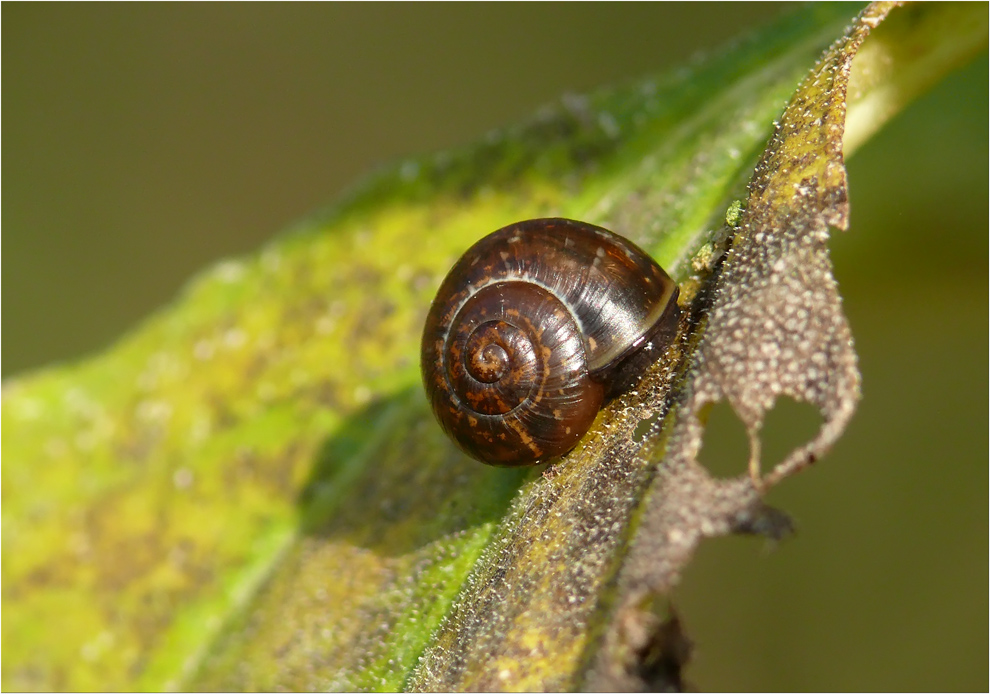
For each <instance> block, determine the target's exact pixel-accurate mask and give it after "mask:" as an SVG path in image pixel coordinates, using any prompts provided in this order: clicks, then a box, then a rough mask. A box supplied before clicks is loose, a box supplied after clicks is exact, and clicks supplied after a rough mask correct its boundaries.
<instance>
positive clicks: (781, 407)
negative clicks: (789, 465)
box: [760, 397, 822, 474]
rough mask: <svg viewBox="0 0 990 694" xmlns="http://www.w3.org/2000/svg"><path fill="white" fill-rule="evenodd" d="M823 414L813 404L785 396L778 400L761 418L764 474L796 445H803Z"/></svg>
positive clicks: (814, 433)
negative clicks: (762, 419) (762, 418)
mask: <svg viewBox="0 0 990 694" xmlns="http://www.w3.org/2000/svg"><path fill="white" fill-rule="evenodd" d="M821 426H822V416H821V414H820V413H819V412H818V410H817V408H815V406H814V405H810V404H808V403H806V402H798V401H797V400H792V399H791V398H788V397H781V398H778V399H777V402H776V403H775V404H774V407H773V409H772V410H770V411H769V412H767V416H766V418H765V419H764V421H763V431H762V432H761V433H760V439H761V441H762V442H763V455H762V456H761V457H762V465H761V467H762V469H763V474H766V473H768V472H769V471H770V470H772V469H773V466H774V465H777V464H778V463H780V462H782V461H783V460H784V458H786V457H787V456H788V455H790V454H791V451H793V450H794V449H795V448H798V447H800V446H803V445H804V444H806V443H808V442H809V441H810V440H811V439H813V438H814V437H815V435H816V434H818V430H819V429H821Z"/></svg>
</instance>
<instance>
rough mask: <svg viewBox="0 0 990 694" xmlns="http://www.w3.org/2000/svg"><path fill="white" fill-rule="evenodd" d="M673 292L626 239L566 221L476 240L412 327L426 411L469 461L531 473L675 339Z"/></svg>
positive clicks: (512, 228) (572, 441)
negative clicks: (417, 333)
mask: <svg viewBox="0 0 990 694" xmlns="http://www.w3.org/2000/svg"><path fill="white" fill-rule="evenodd" d="M677 294H678V290H677V284H676V283H675V282H674V281H673V280H672V279H670V277H668V276H667V274H666V273H665V272H664V271H663V269H661V268H660V266H659V265H657V264H656V262H655V261H654V260H653V259H652V258H650V256H649V255H647V254H646V253H645V252H644V251H643V250H641V249H640V248H639V247H637V246H636V245H635V244H633V243H632V242H630V241H628V240H626V239H624V238H622V237H621V236H618V235H616V234H613V233H612V232H610V231H608V230H606V229H602V228H600V227H596V226H594V225H591V224H586V223H584V222H576V221H573V220H570V219H531V220H527V221H523V222H518V223H516V224H511V225H509V226H507V227H503V228H502V229H499V230H498V231H496V232H494V233H492V234H489V235H488V236H486V237H484V238H483V239H481V240H480V241H478V242H477V243H476V244H474V245H473V246H472V247H471V248H469V249H468V250H467V252H466V253H465V254H464V255H463V256H462V257H461V258H460V260H458V261H457V263H456V264H455V265H454V267H453V268H452V269H451V271H450V272H449V273H448V275H447V277H446V279H444V281H443V283H442V284H441V285H440V289H439V291H438V292H437V296H436V298H435V299H434V300H433V305H432V306H431V307H430V312H429V315H428V316H427V319H426V326H425V328H424V330H423V344H422V369H423V381H424V383H425V386H426V392H427V395H428V397H429V399H430V403H431V405H432V407H433V412H434V414H435V415H436V417H437V420H438V421H439V422H440V425H441V426H442V427H443V429H444V431H446V432H447V434H448V435H449V436H450V437H451V438H452V439H453V440H454V441H455V442H456V443H457V445H458V446H460V448H461V449H463V450H464V452H466V453H467V454H468V455H470V456H472V457H474V458H477V459H478V460H480V461H482V462H484V463H488V464H491V465H511V466H514V465H531V464H534V463H538V462H542V461H545V460H548V459H550V458H554V457H557V456H560V455H563V454H564V453H566V452H568V451H569V450H571V449H572V448H573V447H574V446H575V445H576V444H577V442H578V440H579V439H580V438H581V436H583V435H584V433H585V432H586V431H587V430H588V428H589V427H590V426H591V424H592V422H594V419H595V416H596V415H597V414H598V410H599V409H601V407H602V404H603V403H605V402H607V401H608V400H609V399H611V398H613V397H615V396H616V395H618V394H619V393H621V392H623V391H624V390H626V389H628V388H629V387H630V386H631V385H632V384H633V383H635V382H636V381H637V380H638V378H639V376H640V374H641V372H642V370H643V369H644V368H645V367H646V366H647V365H649V364H650V363H652V362H653V361H655V360H656V359H657V358H659V357H660V355H661V354H663V351H664V350H665V349H666V347H667V345H668V344H669V343H670V341H671V340H672V339H673V337H674V335H675V333H676V330H677V319H678V316H679V311H678V308H677Z"/></svg>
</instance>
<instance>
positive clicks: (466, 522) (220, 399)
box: [2, 5, 986, 689]
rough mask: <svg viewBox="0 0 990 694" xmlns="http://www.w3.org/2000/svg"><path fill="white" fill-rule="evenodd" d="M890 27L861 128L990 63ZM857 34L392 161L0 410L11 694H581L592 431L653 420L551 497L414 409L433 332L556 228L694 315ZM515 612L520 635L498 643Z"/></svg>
mask: <svg viewBox="0 0 990 694" xmlns="http://www.w3.org/2000/svg"><path fill="white" fill-rule="evenodd" d="M950 7H951V6H950ZM899 12H903V13H905V17H910V18H911V20H910V21H905V22H904V23H902V24H899V25H898V26H900V27H901V29H900V31H901V32H902V33H900V34H897V33H894V35H893V38H892V39H889V40H888V41H887V43H886V44H885V45H887V46H888V47H897V46H901V45H905V42H907V41H909V40H913V39H916V38H917V37H928V38H929V39H931V41H930V45H929V47H928V48H927V49H925V50H914V51H911V52H907V53H906V55H903V56H901V55H898V56H895V57H897V58H898V59H899V60H900V59H903V60H904V61H905V65H904V67H903V70H899V71H896V72H892V73H890V74H891V75H897V77H896V78H894V77H893V76H892V77H890V78H889V79H887V80H880V81H879V82H876V83H868V82H866V83H864V86H863V88H862V94H861V95H858V96H857V98H860V99H861V101H862V103H864V104H868V103H870V101H869V100H870V97H871V95H875V94H879V93H881V92H883V90H884V89H889V87H890V85H891V84H896V85H898V86H897V88H896V89H894V90H892V91H890V94H893V95H894V96H893V97H889V98H887V97H885V98H883V99H881V102H882V103H883V104H886V105H887V106H885V108H883V109H879V108H873V110H872V111H871V112H870V115H868V116H867V117H864V118H863V120H862V122H863V123H864V125H863V126H861V127H860V129H859V130H858V131H857V132H861V133H868V132H870V131H871V129H875V127H877V126H878V124H879V123H881V122H882V121H883V120H884V119H886V118H888V117H889V116H890V115H891V114H892V113H893V112H894V110H896V108H899V107H900V106H902V105H903V104H904V103H906V101H907V100H908V98H909V97H910V96H912V95H913V94H914V93H916V92H917V91H918V90H920V89H922V88H924V86H926V85H927V84H928V83H930V82H931V80H932V79H933V77H930V76H937V75H940V74H943V73H944V72H945V71H946V70H948V69H949V68H951V67H952V66H953V65H954V64H956V63H957V62H958V61H960V60H962V59H963V58H964V57H965V56H968V55H971V54H972V52H973V51H974V50H976V49H977V48H979V47H980V46H983V45H985V42H986V35H985V34H986V29H985V23H984V24H983V25H982V26H979V25H978V22H971V21H967V16H966V10H965V9H964V8H963V9H960V8H958V7H953V8H951V9H949V10H945V9H940V8H939V7H938V6H932V7H923V8H912V9H910V10H902V11H899ZM850 14H851V12H850V8H849V6H847V5H815V6H811V7H808V8H805V9H804V10H802V11H801V12H800V13H798V14H795V15H792V16H790V17H787V18H785V19H783V20H781V21H780V22H778V23H777V24H775V25H773V26H770V27H767V29H766V30H765V31H764V32H762V33H760V34H759V35H755V36H752V37H749V38H747V39H744V40H742V41H741V42H739V43H738V44H736V45H735V46H733V47H731V48H728V49H726V50H725V51H723V52H721V53H718V54H715V55H713V56H710V57H708V58H706V59H704V60H701V61H698V62H696V63H694V64H692V65H691V66H689V67H687V68H684V69H682V70H680V71H675V72H674V73H671V74H668V75H663V76H659V77H654V78H649V79H646V80H643V81H640V82H636V83H632V84H629V85H625V86H622V87H618V88H615V89H612V90H608V91H604V92H601V93H596V94H593V95H590V96H588V97H580V98H567V99H564V100H563V101H562V102H561V103H559V104H557V105H555V106H553V107H551V108H548V109H547V110H545V111H543V112H541V113H539V114H537V116H535V117H534V118H533V119H532V120H530V121H528V122H526V123H524V124H522V125H519V126H516V127H512V128H508V129H506V130H505V131H503V132H501V133H498V134H497V135H495V136H492V137H489V138H487V139H486V140H485V141H484V142H481V143H479V144H478V145H476V146H473V147H468V148H465V149H463V150H460V151H455V152H450V153H443V154H440V155H437V156H435V157H431V158H425V159H418V160H410V161H407V162H403V163H401V164H400V165H399V166H397V167H395V168H392V169H389V170H386V171H384V172H382V173H381V174H379V175H378V176H376V177H373V178H372V179H370V180H369V181H367V182H365V184H364V185H363V186H362V187H360V188H359V189H357V190H356V191H355V192H354V193H353V194H352V195H351V196H350V197H349V199H347V200H345V201H343V202H341V203H340V204H339V205H338V206H336V207H334V208H333V209H332V210H330V211H328V212H327V213H325V214H323V215H320V216H318V217H316V218H314V219H312V220H309V221H307V222H304V223H303V224H301V225H299V227H298V228H297V229H296V230H294V231H293V232H292V233H289V234H286V235H284V236H283V237H281V238H279V239H277V240H276V241H274V242H273V243H271V244H269V245H268V246H267V247H266V248H264V249H261V250H260V251H259V252H258V253H257V254H254V255H251V256H248V257H245V258H241V259H237V260H232V261H228V262H225V263H221V264H220V265H218V266H216V267H214V268H212V269H210V270H208V271H206V272H205V273H204V274H203V275H201V276H200V277H199V278H198V279H197V280H196V281H194V282H193V283H191V285H190V286H189V287H188V289H187V290H186V291H185V293H184V294H183V296H182V297H180V299H178V300H177V301H176V302H175V303H174V304H173V305H171V306H169V307H167V308H166V309H164V310H163V311H162V312H160V313H158V314H157V315H155V316H152V317H151V318H149V319H148V320H147V321H146V322H144V323H143V324H142V325H141V326H139V327H138V328H137V329H136V330H135V331H134V332H133V333H131V334H130V335H129V336H127V337H126V338H124V339H123V340H122V341H121V342H120V343H119V344H117V345H116V346H115V347H113V348H112V349H111V350H108V351H107V352H106V353H105V354H103V355H100V356H97V357H95V358H93V359H91V360H88V361H85V362H83V363H80V364H76V365H72V366H67V367H59V368H55V369H51V370H48V371H43V372H39V373H37V374H34V375H30V376H28V377H25V378H22V379H20V380H16V381H14V382H11V383H8V384H6V385H5V388H4V393H3V398H4V400H3V412H2V417H3V427H4V430H5V433H6V436H5V437H4V439H3V456H4V466H3V560H4V561H3V601H4V602H3V606H4V608H5V611H4V617H5V619H4V620H3V636H4V647H3V655H4V657H5V666H6V667H5V668H4V670H3V685H4V687H6V688H10V689H128V688H136V689H162V688H186V687H189V688H201V689H215V688H216V689H274V688H279V689H328V688H338V689H341V688H342V689H403V688H407V687H415V686H425V683H428V682H430V681H431V680H430V677H431V675H433V674H436V673H437V672H440V671H441V670H442V671H443V672H444V673H447V675H449V676H450V678H448V679H445V680H443V681H445V682H449V683H451V684H450V686H452V687H454V686H456V687H459V688H497V687H501V688H534V689H535V688H548V689H554V688H567V687H573V686H576V685H577V684H578V683H579V682H580V681H581V677H582V676H583V675H582V672H583V671H584V669H585V668H587V667H588V666H589V664H590V662H591V660H592V658H593V657H594V656H595V649H596V648H597V645H596V644H598V643H600V637H601V634H602V630H604V629H606V628H607V626H608V625H607V624H605V623H602V622H601V621H600V620H601V619H602V615H603V614H604V613H603V612H601V611H599V604H598V598H599V597H600V596H601V595H602V594H603V591H604V590H605V587H606V586H608V584H609V581H610V580H611V579H612V578H613V577H614V576H615V575H616V572H618V571H619V569H620V558H621V552H622V550H623V548H624V547H626V544H627V542H628V540H629V539H630V537H631V533H632V531H633V529H632V526H630V524H629V514H630V513H631V511H632V509H633V508H634V507H635V506H636V505H637V504H638V503H639V502H640V501H641V500H642V499H643V498H644V495H645V493H646V485H647V482H648V481H649V475H648V474H647V471H646V469H645V468H642V467H641V468H638V469H631V470H630V469H624V468H615V469H613V470H611V472H610V471H609V470H608V468H607V467H602V462H603V461H604V460H606V458H603V457H602V455H601V454H600V453H601V452H602V451H603V450H605V444H606V443H607V441H608V439H607V436H606V435H607V433H608V429H609V427H610V426H618V425H619V424H622V425H624V426H629V425H630V423H632V424H633V425H635V423H636V422H638V421H640V419H643V420H649V418H650V417H651V416H653V414H655V412H649V411H648V410H647V409H638V410H629V411H623V410H622V409H620V408H619V407H617V406H616V407H612V408H609V410H608V411H607V412H605V413H604V414H603V415H602V417H601V419H600V420H599V423H598V426H597V427H596V428H595V429H594V430H593V431H592V432H591V433H589V435H588V436H587V437H586V439H585V441H584V442H583V443H582V446H581V447H579V449H578V450H577V451H576V452H575V454H574V455H573V456H572V458H573V460H572V459H570V458H569V459H568V460H567V461H566V463H565V464H562V465H560V466H559V467H558V468H554V470H555V473H554V474H552V475H548V476H547V477H544V476H542V475H541V474H540V471H539V470H531V471H518V470H502V469H494V468H487V467H484V466H482V465H478V464H476V463H473V462H471V461H468V460H466V459H465V458H464V457H463V456H462V455H461V454H459V453H458V452H457V451H456V449H454V448H453V446H452V445H451V444H450V443H449V442H447V441H446V440H445V439H444V438H443V435H442V433H441V432H440V430H439V428H438V427H437V426H436V424H435V423H434V422H433V420H432V416H431V414H430V412H429V409H428V407H427V405H426V402H425V399H424V398H423V395H422V392H421V387H420V384H419V373H418V358H417V355H418V341H419V334H420V330H421V326H422V321H423V318H424V316H425V312H426V308H427V306H428V305H429V301H430V299H431V298H432V294H433V292H434V291H435V288H436V286H437V285H438V284H439V281H440V279H441V278H442V276H443V274H444V273H445V272H446V270H447V269H448V268H449V267H450V265H451V264H452V263H453V261H454V259H455V258H456V257H457V256H458V255H459V254H460V252H462V251H463V250H464V249H465V248H467V247H468V246H469V245H470V244H471V243H472V242H473V241H475V240H476V239H477V238H478V237H480V236H481V235H483V234H485V233H488V232H489V231H492V230H494V229H496V228H498V227H500V226H503V225H505V224H507V223H510V222H513V221H517V220H520V219H524V218H529V217H538V216H550V215H561V216H568V217H573V218H578V219H583V220H586V221H589V222H593V223H596V224H600V225H602V226H606V227H608V228H611V229H613V230H615V231H617V232H619V233H622V234H624V235H626V236H628V237H629V238H631V239H633V240H634V241H635V242H637V243H638V244H639V245H641V246H643V247H644V248H647V249H648V250H649V251H650V252H652V253H653V255H654V256H655V257H656V258H657V259H658V260H659V261H660V262H661V264H663V265H664V266H665V267H666V268H667V269H668V270H669V271H670V273H671V274H672V276H673V277H674V278H675V279H677V280H678V281H679V282H680V283H681V286H682V290H683V291H684V292H685V294H688V295H690V294H691V293H692V289H694V290H697V289H698V288H699V287H701V286H703V284H704V282H705V281H706V280H707V278H708V273H709V269H710V268H711V267H712V266H713V264H714V260H716V259H717V256H718V247H717V245H716V243H715V242H717V241H718V240H719V237H718V232H719V231H720V230H721V229H722V227H723V222H724V219H725V216H726V210H727V209H728V208H729V207H730V205H731V204H732V203H733V201H734V200H737V199H742V198H744V197H745V196H744V184H745V182H746V180H747V179H749V177H750V175H751V173H752V171H753V167H754V165H755V163H756V161H757V159H758V158H759V155H760V152H761V151H762V149H763V146H764V144H765V142H766V140H767V138H768V136H769V134H770V132H771V130H772V127H773V120H774V118H776V117H777V116H778V115H779V112H780V110H781V107H782V105H783V104H784V102H785V101H786V99H787V98H788V96H789V95H790V94H791V92H792V91H793V90H794V88H795V86H796V85H797V84H798V83H799V82H800V80H801V78H802V77H803V76H804V75H805V73H806V72H807V70H808V69H809V68H810V67H811V65H812V64H813V63H814V62H815V59H816V58H817V57H818V56H819V54H820V53H821V52H822V50H823V49H824V48H825V47H826V46H828V44H829V43H830V42H832V41H833V40H834V39H836V38H837V37H838V36H840V34H841V33H842V30H843V28H844V26H845V25H846V24H847V23H848V22H849V20H850V19H851V17H850ZM894 17H895V18H896V17H897V14H895V15H894ZM891 25H894V20H893V19H892V20H891ZM884 26H886V25H884ZM974 26H976V28H975V29H974ZM929 27H934V28H931V29H930V28H929ZM876 36H878V37H879V36H881V31H880V30H878V32H877V34H876ZM960 37H968V38H969V39H971V40H962V39H961V38H960ZM974 37H975V38H974ZM871 40H872V39H871ZM881 43H883V42H878V45H880V44H881ZM922 44H923V45H924V42H922ZM866 45H867V46H870V43H869V42H868V43H867V44H866ZM912 45H914V44H912ZM865 50H866V49H865V48H864V51H865ZM895 62H896V61H895ZM933 66H934V67H933ZM905 74H915V75H928V76H929V77H926V78H925V79H921V78H919V79H916V80H913V81H912V80H908V79H903V78H902V76H903V75H905ZM852 103H853V104H854V103H855V100H853V102H852ZM853 114H854V110H852V108H851V112H850V119H852V118H853ZM737 213H738V212H737ZM708 261H712V262H708ZM673 375H674V374H672V373H671V374H668V377H669V378H668V380H666V381H663V382H662V383H660V384H659V385H658V386H657V387H658V390H657V391H656V393H655V394H657V395H659V396H662V394H663V392H666V391H664V389H668V387H669V385H670V383H671V381H670V378H673ZM654 431H658V429H657V427H653V429H651V431H650V432H648V433H649V436H653V435H654V434H653V432H654ZM642 438H643V432H640V439H642ZM648 443H649V444H650V445H651V446H658V445H661V443H662V441H658V440H654V439H652V438H651V439H650V440H649V441H648ZM613 453H614V452H613ZM591 471H594V474H590V472H591ZM537 511H538V513H536V512H537ZM575 571H577V572H578V573H580V574H581V583H580V585H579V586H576V587H575V590H574V591H572V592H570V593H568V592H567V591H566V590H565V589H564V588H558V587H556V585H557V584H555V583H554V581H556V580H557V579H558V578H559V577H560V576H561V575H564V574H568V575H571V574H574V572H575ZM521 595H532V596H535V597H534V598H533V599H532V600H531V601H530V602H528V603H526V609H525V610H521V611H516V612H515V613H513V615H514V616H513V619H512V621H511V622H498V623H493V621H492V620H489V621H488V622H484V620H485V618H486V617H494V616H495V615H505V614H508V612H506V609H505V606H507V605H514V604H517V603H519V598H520V596H521ZM571 598H573V600H571ZM466 605H472V606H474V607H473V609H474V613H473V615H474V616H473V619H474V620H475V622H474V625H473V627H474V628H475V629H476V630H475V631H474V632H471V631H470V630H469V629H468V627H469V626H470V625H468V624H467V617H466V616H465V615H466V614H467V611H466V609H465V608H464V607H463V606H466ZM561 605H565V606H568V607H567V609H566V610H561V609H560V606H561ZM485 606H488V607H489V608H491V609H489V610H488V611H487V613H486V611H485V609H484V607H485ZM495 607H500V609H499V610H495V609H494V608H495ZM479 619H480V620H481V627H483V628H481V629H478V627H479V622H478V620H479ZM596 620H598V621H596ZM462 627H463V628H462ZM472 633H474V634H480V635H482V636H484V638H487V639H490V640H489V641H480V642H478V643H472V644H470V645H471V647H472V648H474V649H475V651H474V652H475V653H480V654H482V655H485V654H486V651H485V648H486V646H487V645H489V644H491V645H495V644H496V643H497V644H498V645H499V647H500V649H501V650H499V651H497V652H496V651H490V652H488V655H487V657H484V658H479V657H474V659H473V660H472V659H470V658H467V657H466V656H465V653H467V651H466V650H465V642H466V640H467V639H468V638H469V635H470V634H472ZM548 634H549V636H548ZM507 644H508V645H507ZM445 653H447V654H448V655H447V656H446V657H445V656H444V654H445ZM520 653H525V654H526V658H525V659H520V658H519V657H518V654H520ZM424 654H426V655H427V657H424ZM421 662H422V663H424V665H423V666H420V663H421ZM434 665H435V666H436V667H437V668H438V669H437V670H436V671H428V668H429V667H432V666H434ZM418 666H420V667H419V669H418V670H417V667H418Z"/></svg>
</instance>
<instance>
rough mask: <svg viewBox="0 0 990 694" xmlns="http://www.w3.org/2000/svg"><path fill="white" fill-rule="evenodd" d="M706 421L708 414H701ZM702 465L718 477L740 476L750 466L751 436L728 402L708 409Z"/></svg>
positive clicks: (699, 460) (701, 457)
mask: <svg viewBox="0 0 990 694" xmlns="http://www.w3.org/2000/svg"><path fill="white" fill-rule="evenodd" d="M699 417H700V418H701V421H702V422H705V418H706V412H705V411H704V410H703V411H702V412H700V413H699ZM698 462H700V463H701V464H702V465H704V466H705V468H707V469H708V472H709V473H711V474H712V476H714V477H738V476H739V475H741V474H743V473H745V472H746V470H747V466H748V464H749V437H748V436H747V435H746V427H745V426H743V423H742V420H740V419H739V417H737V416H736V412H735V410H733V409H732V406H731V405H729V403H728V402H727V401H726V400H722V401H720V402H717V403H715V405H712V406H709V407H708V408H707V426H706V427H705V435H704V438H703V439H702V443H701V451H700V452H699V454H698Z"/></svg>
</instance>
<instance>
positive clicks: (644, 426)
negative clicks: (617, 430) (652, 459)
mask: <svg viewBox="0 0 990 694" xmlns="http://www.w3.org/2000/svg"><path fill="white" fill-rule="evenodd" d="M660 419H661V418H660V413H659V412H656V413H654V414H653V416H651V417H647V418H646V419H643V420H641V421H640V422H639V424H637V425H636V428H635V429H633V433H632V439H633V441H635V442H636V443H642V442H643V439H644V438H646V435H647V434H649V433H650V430H652V429H653V428H654V427H655V426H657V425H658V424H659V423H660Z"/></svg>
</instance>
